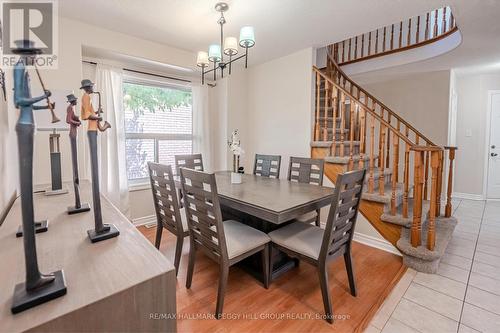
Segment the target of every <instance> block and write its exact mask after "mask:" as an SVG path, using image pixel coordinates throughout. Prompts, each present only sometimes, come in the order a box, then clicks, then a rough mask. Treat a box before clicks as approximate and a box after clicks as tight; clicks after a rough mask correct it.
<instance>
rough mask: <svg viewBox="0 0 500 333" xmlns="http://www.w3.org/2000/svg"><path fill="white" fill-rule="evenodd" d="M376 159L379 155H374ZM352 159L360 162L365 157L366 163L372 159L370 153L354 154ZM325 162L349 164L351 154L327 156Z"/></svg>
mask: <svg viewBox="0 0 500 333" xmlns="http://www.w3.org/2000/svg"><path fill="white" fill-rule="evenodd" d="M373 158H374V159H377V158H378V155H375V156H374V157H373ZM352 159H353V160H354V162H358V161H359V160H361V159H363V160H364V161H365V163H366V162H367V161H368V160H369V159H370V156H368V155H363V156H361V155H359V154H356V155H352ZM324 160H325V162H326V163H333V164H349V162H350V160H351V156H343V157H341V156H326V157H325V158H324Z"/></svg>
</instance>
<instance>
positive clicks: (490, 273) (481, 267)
mask: <svg viewBox="0 0 500 333" xmlns="http://www.w3.org/2000/svg"><path fill="white" fill-rule="evenodd" d="M472 271H473V272H476V273H479V274H481V275H484V276H487V277H490V278H492V279H495V280H499V282H498V283H500V267H496V266H491V265H488V264H483V263H482V262H479V261H476V262H474V264H473V265H472Z"/></svg>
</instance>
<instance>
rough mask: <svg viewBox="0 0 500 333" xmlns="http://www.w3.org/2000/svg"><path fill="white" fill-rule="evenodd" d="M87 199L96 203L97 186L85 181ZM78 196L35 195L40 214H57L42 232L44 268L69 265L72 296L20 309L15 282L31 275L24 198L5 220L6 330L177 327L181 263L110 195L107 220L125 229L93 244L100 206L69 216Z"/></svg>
mask: <svg viewBox="0 0 500 333" xmlns="http://www.w3.org/2000/svg"><path fill="white" fill-rule="evenodd" d="M81 194H82V202H91V193H90V186H89V184H88V183H84V184H82V186H81ZM72 204H73V194H72V193H71V192H70V193H68V194H64V195H59V196H45V195H43V194H35V217H36V219H37V220H41V219H49V230H48V232H45V233H40V234H37V236H36V240H37V251H38V262H39V266H40V270H41V271H42V273H49V272H52V271H55V270H59V269H63V270H64V275H65V278H66V285H67V289H68V291H67V294H66V295H64V296H62V297H60V298H57V299H55V300H52V301H50V302H47V303H44V304H42V305H39V306H37V307H34V308H31V309H29V310H26V311H24V312H21V313H18V314H15V315H13V314H12V313H11V310H10V308H11V304H12V295H13V292H14V286H15V285H16V284H17V283H20V282H23V281H24V280H25V270H24V254H23V240H22V238H16V236H15V233H16V230H17V228H18V226H19V225H20V224H21V207H20V206H21V202H20V199H17V200H16V201H15V202H14V205H13V206H12V209H11V210H10V212H9V213H8V215H7V217H6V219H5V222H4V223H3V225H2V226H0V258H1V260H0V266H1V268H0V286H1V288H0V332H22V331H29V330H31V331H36V332H97V331H101V332H127V331H135V332H137V331H148V332H156V331H162V332H175V331H176V319H175V314H176V297H175V288H176V277H175V269H174V266H173V264H172V263H171V262H170V261H169V260H168V259H167V258H165V257H164V256H163V255H162V254H161V253H160V252H159V251H157V250H156V249H155V248H154V247H153V246H152V245H151V244H150V243H149V241H148V240H147V239H146V238H145V237H144V236H143V235H142V234H141V233H139V232H138V231H137V230H136V228H135V227H134V226H133V225H132V223H130V222H129V221H128V220H127V219H126V217H125V216H123V215H122V214H121V213H120V212H119V211H118V210H117V209H116V208H115V207H114V206H113V205H112V204H111V203H110V202H109V201H108V200H106V199H105V198H104V197H103V200H102V209H103V219H104V222H105V223H113V224H115V225H116V226H117V227H118V229H119V230H120V235H119V236H118V237H116V238H112V239H109V240H106V241H103V242H100V243H95V244H91V243H90V241H89V239H88V238H87V230H88V229H92V228H93V225H94V219H93V216H94V215H93V212H92V211H90V212H87V213H81V214H76V215H71V216H70V215H68V214H67V213H66V209H67V207H68V206H70V205H72Z"/></svg>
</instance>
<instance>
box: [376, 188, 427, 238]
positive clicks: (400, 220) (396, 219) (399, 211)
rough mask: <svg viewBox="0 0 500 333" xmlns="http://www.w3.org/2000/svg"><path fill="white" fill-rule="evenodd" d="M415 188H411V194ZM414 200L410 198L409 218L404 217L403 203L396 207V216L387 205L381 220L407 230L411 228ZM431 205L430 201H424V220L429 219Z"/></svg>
mask: <svg viewBox="0 0 500 333" xmlns="http://www.w3.org/2000/svg"><path fill="white" fill-rule="evenodd" d="M412 189H413V186H412V187H411V188H409V192H411V191H412ZM413 202H414V201H413V198H408V217H406V218H405V217H403V204H402V203H401V204H400V205H399V206H397V207H396V215H392V214H391V206H390V205H386V207H385V208H384V214H382V215H381V216H380V219H381V220H382V221H384V222H387V223H392V224H397V225H400V226H403V227H405V228H409V227H411V223H412V221H413ZM429 207H430V203H429V201H428V200H424V201H423V205H422V218H423V219H426V218H427V212H428V211H429Z"/></svg>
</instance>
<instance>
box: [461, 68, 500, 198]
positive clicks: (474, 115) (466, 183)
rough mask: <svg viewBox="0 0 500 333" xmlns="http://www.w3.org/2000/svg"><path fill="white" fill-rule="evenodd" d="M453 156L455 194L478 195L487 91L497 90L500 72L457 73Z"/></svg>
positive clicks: (482, 166)
mask: <svg viewBox="0 0 500 333" xmlns="http://www.w3.org/2000/svg"><path fill="white" fill-rule="evenodd" d="M456 80H457V86H456V90H457V95H458V114H457V129H456V135H457V146H458V151H457V156H456V164H455V188H454V192H455V193H456V194H458V195H464V194H465V195H466V196H469V197H471V198H482V197H483V193H484V188H483V182H484V177H485V176H486V175H485V174H484V165H485V156H486V155H487V154H488V147H487V146H486V144H485V140H486V135H489V133H486V113H487V107H488V101H487V99H488V90H500V74H483V75H473V74H468V75H457V78H456ZM468 134H470V136H468Z"/></svg>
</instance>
